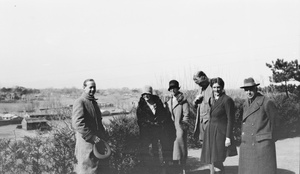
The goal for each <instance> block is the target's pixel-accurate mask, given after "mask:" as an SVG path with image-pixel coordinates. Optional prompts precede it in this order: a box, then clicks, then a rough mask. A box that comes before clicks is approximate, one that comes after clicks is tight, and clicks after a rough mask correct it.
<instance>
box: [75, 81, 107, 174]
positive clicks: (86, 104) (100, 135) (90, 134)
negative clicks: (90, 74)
mask: <svg viewBox="0 0 300 174" xmlns="http://www.w3.org/2000/svg"><path fill="white" fill-rule="evenodd" d="M95 92H96V83H95V81H94V80H93V79H87V80H85V81H84V82H83V93H82V95H81V96H80V97H79V98H78V99H77V100H76V101H75V102H74V104H73V112H72V125H73V128H74V130H75V132H76V146H75V156H76V159H77V166H76V168H75V170H76V173H77V174H98V173H99V172H101V171H102V170H103V169H100V164H99V158H105V157H106V155H101V154H100V153H98V151H96V153H95V150H100V149H101V148H100V149H97V148H96V146H95V144H99V145H100V146H101V144H102V143H101V142H103V140H104V139H106V134H105V128H104V127H103V124H102V117H101V112H100V109H99V106H98V104H97V102H96V99H95V97H94V94H95ZM104 146H106V147H107V144H106V143H104ZM93 149H94V150H93Z"/></svg>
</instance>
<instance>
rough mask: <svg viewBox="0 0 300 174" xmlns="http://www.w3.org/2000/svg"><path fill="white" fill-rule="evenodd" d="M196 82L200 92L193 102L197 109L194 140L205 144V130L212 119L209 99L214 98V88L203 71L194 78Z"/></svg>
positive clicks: (198, 72)
mask: <svg viewBox="0 0 300 174" xmlns="http://www.w3.org/2000/svg"><path fill="white" fill-rule="evenodd" d="M193 80H194V82H195V83H196V84H197V85H199V90H198V92H197V95H196V97H195V100H194V102H193V104H194V106H195V107H196V109H197V115H196V122H195V128H194V138H195V139H199V140H200V143H201V144H202V143H203V139H204V130H205V128H206V127H207V124H208V121H209V117H210V106H209V99H210V98H211V97H212V88H211V87H210V85H209V79H208V77H207V76H206V74H205V73H204V72H203V71H197V72H196V73H195V74H194V76H193Z"/></svg>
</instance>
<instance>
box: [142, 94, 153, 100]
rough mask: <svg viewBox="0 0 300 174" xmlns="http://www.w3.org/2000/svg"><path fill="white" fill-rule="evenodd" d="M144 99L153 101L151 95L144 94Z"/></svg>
mask: <svg viewBox="0 0 300 174" xmlns="http://www.w3.org/2000/svg"><path fill="white" fill-rule="evenodd" d="M143 98H144V99H145V100H146V101H149V100H150V99H151V95H150V94H143Z"/></svg>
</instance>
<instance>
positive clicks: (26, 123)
mask: <svg viewBox="0 0 300 174" xmlns="http://www.w3.org/2000/svg"><path fill="white" fill-rule="evenodd" d="M21 124H22V128H23V129H25V130H36V129H43V128H46V127H49V125H48V124H47V120H46V119H45V118H24V119H23V120H22V123H21Z"/></svg>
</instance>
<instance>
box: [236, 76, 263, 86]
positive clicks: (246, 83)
mask: <svg viewBox="0 0 300 174" xmlns="http://www.w3.org/2000/svg"><path fill="white" fill-rule="evenodd" d="M258 85H259V83H255V81H254V79H253V78H252V77H249V78H247V79H245V80H244V86H242V87H240V88H249V87H253V86H258Z"/></svg>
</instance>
